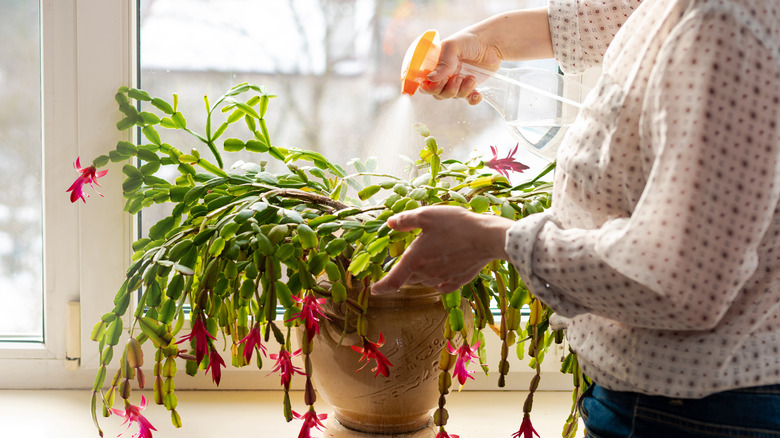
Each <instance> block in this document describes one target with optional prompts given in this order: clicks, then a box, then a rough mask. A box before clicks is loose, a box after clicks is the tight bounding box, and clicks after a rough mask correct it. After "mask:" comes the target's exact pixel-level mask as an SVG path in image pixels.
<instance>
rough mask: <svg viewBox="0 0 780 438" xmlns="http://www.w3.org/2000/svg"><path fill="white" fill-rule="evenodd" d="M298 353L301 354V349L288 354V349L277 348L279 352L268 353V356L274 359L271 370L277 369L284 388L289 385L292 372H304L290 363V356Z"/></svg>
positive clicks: (302, 373)
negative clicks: (274, 362) (274, 364)
mask: <svg viewBox="0 0 780 438" xmlns="http://www.w3.org/2000/svg"><path fill="white" fill-rule="evenodd" d="M299 354H301V350H298V351H296V352H295V353H292V354H290V352H289V351H287V350H285V349H284V348H282V349H281V350H279V354H271V355H270V358H271V359H273V360H275V361H276V366H274V369H273V371H279V374H281V376H282V386H284V387H285V388H289V387H290V381H291V380H292V376H293V374H295V373H298V374H300V375H304V372H303V371H301V369H300V368H298V367H296V366H294V365H293V363H292V358H294V357H295V356H297V355H299Z"/></svg>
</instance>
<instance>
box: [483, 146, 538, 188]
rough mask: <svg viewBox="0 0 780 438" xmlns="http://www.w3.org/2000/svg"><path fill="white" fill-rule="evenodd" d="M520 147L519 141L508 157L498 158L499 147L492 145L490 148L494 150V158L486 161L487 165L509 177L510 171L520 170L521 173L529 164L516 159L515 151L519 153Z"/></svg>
mask: <svg viewBox="0 0 780 438" xmlns="http://www.w3.org/2000/svg"><path fill="white" fill-rule="evenodd" d="M518 147H520V144H519V143H518V144H517V145H515V148H514V149H512V151H511V152H509V154H508V155H507V156H506V158H498V149H496V147H495V146H490V150H491V151H492V152H493V159H492V160H488V161H485V166H487V167H489V168H491V169H493V170H495V171H496V172H498V173H500V174H501V175H504V176H505V177H507V179H508V178H509V171H510V170H511V171H513V172H518V173H521V172H522V171H524V170H526V169H528V166H526V165H525V164H523V163H521V162H519V161H516V160H515V158H514V156H515V153H517V148H518Z"/></svg>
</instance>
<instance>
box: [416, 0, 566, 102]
mask: <svg viewBox="0 0 780 438" xmlns="http://www.w3.org/2000/svg"><path fill="white" fill-rule="evenodd" d="M552 56H553V49H552V40H551V37H550V23H549V22H548V18H547V8H546V7H540V8H534V9H524V10H518V11H510V12H506V13H503V14H498V15H494V16H492V17H490V18H488V19H486V20H483V21H481V22H479V23H477V24H474V25H472V26H469V27H467V28H465V29H463V30H461V31H459V32H457V33H456V34H454V35H452V36H450V37H448V38H446V39H445V40H444V41H442V43H441V54H440V55H439V63H438V64H437V65H436V67H435V68H434V69H433V71H432V72H431V73H429V74H428V78H427V79H428V80H427V81H423V83H422V84H421V85H420V88H419V90H420V91H421V92H423V93H425V94H430V95H432V96H433V97H434V98H436V99H451V98H460V99H466V100H467V101H468V103H470V104H472V105H475V104H477V103H479V102H480V101H481V100H482V96H481V95H480V94H479V92H477V91H475V90H476V87H477V85H479V84H478V83H477V78H475V77H474V76H473V75H468V74H463V73H462V72H461V64H462V63H466V64H473V65H476V66H477V67H481V68H483V69H486V70H491V71H496V70H498V68H499V67H500V66H501V62H502V61H522V60H528V59H542V58H551V57H552Z"/></svg>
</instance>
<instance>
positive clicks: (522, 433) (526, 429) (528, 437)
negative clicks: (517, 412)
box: [512, 414, 539, 438]
mask: <svg viewBox="0 0 780 438" xmlns="http://www.w3.org/2000/svg"><path fill="white" fill-rule="evenodd" d="M534 435H536V436H539V432H537V431H536V429H534V427H533V426H532V425H531V417H530V416H529V415H528V414H525V416H524V417H523V423H522V424H521V425H520V430H518V431H517V432H515V433H513V434H512V438H534Z"/></svg>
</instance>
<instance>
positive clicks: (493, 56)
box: [420, 28, 501, 105]
mask: <svg viewBox="0 0 780 438" xmlns="http://www.w3.org/2000/svg"><path fill="white" fill-rule="evenodd" d="M470 29H471V28H467V29H464V30H462V31H460V32H458V33H456V34H455V35H452V36H451V37H449V38H447V39H445V40H444V41H442V43H441V55H439V63H438V64H437V65H436V68H435V69H434V70H433V71H432V72H431V73H429V74H428V76H427V80H426V81H423V83H422V84H420V91H421V92H422V93H425V94H430V95H432V96H433V97H434V98H435V99H439V100H442V99H450V98H456V99H464V98H465V99H466V101H467V102H468V103H469V104H471V105H476V104H478V103H479V102H480V101H481V100H482V96H481V95H480V94H479V92H477V91H475V88H476V87H477V79H476V78H475V77H474V76H473V75H468V74H464V73H463V72H461V63H462V62H466V63H468V64H474V65H477V66H479V67H482V68H485V69H487V70H492V71H495V70H498V67H499V66H500V65H501V54H500V53H499V52H498V50H497V49H496V48H495V47H492V46H491V45H490V44H489V43H487V42H484V41H482V40H481V39H480V37H479V35H478V34H475V33H473V32H472V31H471V30H470Z"/></svg>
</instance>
